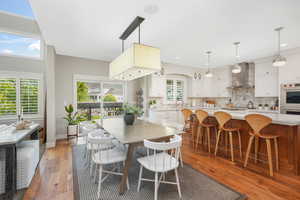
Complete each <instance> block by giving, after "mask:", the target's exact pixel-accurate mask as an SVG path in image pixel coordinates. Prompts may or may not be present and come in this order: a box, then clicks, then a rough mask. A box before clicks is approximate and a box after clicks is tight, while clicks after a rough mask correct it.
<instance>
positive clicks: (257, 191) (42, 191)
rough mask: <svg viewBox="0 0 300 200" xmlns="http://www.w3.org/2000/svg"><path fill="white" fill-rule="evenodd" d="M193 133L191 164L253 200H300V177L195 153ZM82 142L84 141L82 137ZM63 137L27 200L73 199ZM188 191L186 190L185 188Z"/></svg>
mask: <svg viewBox="0 0 300 200" xmlns="http://www.w3.org/2000/svg"><path fill="white" fill-rule="evenodd" d="M189 138H190V137H189V136H188V135H186V136H185V137H184V142H183V148H182V153H183V158H184V161H185V163H186V164H189V165H191V166H192V167H193V168H195V169H196V170H199V171H201V172H203V173H205V174H207V175H208V176H210V177H212V178H214V179H215V180H217V181H219V182H221V183H223V184H225V185H227V186H229V187H231V188H233V189H235V190H237V191H239V192H241V193H243V194H246V195H247V196H248V197H249V199H250V200H253V199H261V200H269V199H270V200H271V199H272V200H279V199H281V200H282V199H290V200H295V199H300V177H296V176H293V175H287V176H283V175H279V174H276V173H275V174H274V177H273V178H270V177H268V176H267V170H266V174H264V175H262V174H257V173H255V172H253V171H250V170H248V169H244V168H242V167H241V166H240V165H238V164H234V163H232V162H231V161H230V160H229V159H228V160H227V159H225V158H222V157H215V156H213V154H208V153H206V152H205V151H201V149H200V151H199V152H197V153H195V152H193V150H192V145H191V143H190V140H189ZM79 141H80V140H79ZM73 142H74V141H70V142H68V141H67V140H61V141H58V142H57V146H56V147H55V148H53V149H48V150H47V151H46V152H45V154H44V156H43V158H42V160H41V163H40V165H39V168H38V170H37V172H36V175H35V177H34V179H33V181H32V183H31V185H30V187H29V189H28V190H27V191H26V194H25V196H24V199H25V200H50V199H51V200H53V199H55V200H60V199H63V200H73V179H72V154H71V144H72V143H73ZM183 192H184V191H183Z"/></svg>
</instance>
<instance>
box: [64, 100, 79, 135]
mask: <svg viewBox="0 0 300 200" xmlns="http://www.w3.org/2000/svg"><path fill="white" fill-rule="evenodd" d="M65 111H66V113H67V114H66V117H64V119H65V120H67V122H68V127H67V131H68V132H67V135H68V136H72V135H77V134H78V123H79V122H80V119H79V118H80V116H78V113H77V112H75V113H73V112H74V107H73V105H72V104H69V105H66V106H65Z"/></svg>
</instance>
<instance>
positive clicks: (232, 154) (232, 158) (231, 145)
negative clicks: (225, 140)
mask: <svg viewBox="0 0 300 200" xmlns="http://www.w3.org/2000/svg"><path fill="white" fill-rule="evenodd" d="M229 141H230V152H231V161H232V162H234V153H233V143H232V132H229Z"/></svg>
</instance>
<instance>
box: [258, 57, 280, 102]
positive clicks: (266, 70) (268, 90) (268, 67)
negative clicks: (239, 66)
mask: <svg viewBox="0 0 300 200" xmlns="http://www.w3.org/2000/svg"><path fill="white" fill-rule="evenodd" d="M278 87H279V84H278V68H276V67H273V66H272V63H271V62H270V61H268V62H261V63H255V97H278V90H279V88H278Z"/></svg>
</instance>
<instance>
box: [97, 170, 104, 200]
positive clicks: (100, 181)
mask: <svg viewBox="0 0 300 200" xmlns="http://www.w3.org/2000/svg"><path fill="white" fill-rule="evenodd" d="M102 170H103V167H102V165H100V167H99V181H98V199H99V198H100V192H101V183H102Z"/></svg>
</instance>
